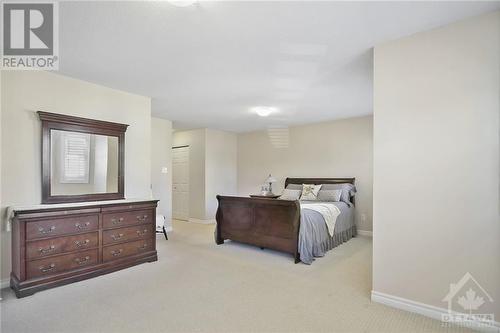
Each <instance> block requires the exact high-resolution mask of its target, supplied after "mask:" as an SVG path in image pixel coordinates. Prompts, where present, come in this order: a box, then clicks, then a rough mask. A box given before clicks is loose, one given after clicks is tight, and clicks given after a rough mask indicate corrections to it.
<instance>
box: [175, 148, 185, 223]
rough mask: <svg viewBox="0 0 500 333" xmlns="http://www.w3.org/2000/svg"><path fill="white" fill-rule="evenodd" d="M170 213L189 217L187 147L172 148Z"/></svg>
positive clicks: (178, 217)
mask: <svg viewBox="0 0 500 333" xmlns="http://www.w3.org/2000/svg"><path fill="white" fill-rule="evenodd" d="M172 215H173V218H174V219H177V220H186V221H187V220H188V218H189V147H178V148H172Z"/></svg>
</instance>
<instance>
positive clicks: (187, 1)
mask: <svg viewBox="0 0 500 333" xmlns="http://www.w3.org/2000/svg"><path fill="white" fill-rule="evenodd" d="M167 2H168V3H170V4H171V5H174V6H176V7H188V6H192V5H195V4H196V3H197V2H198V0H194V1H193V0H171V1H167Z"/></svg>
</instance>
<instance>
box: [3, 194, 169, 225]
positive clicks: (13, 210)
mask: <svg viewBox="0 0 500 333" xmlns="http://www.w3.org/2000/svg"><path fill="white" fill-rule="evenodd" d="M158 201H159V200H155V199H145V198H142V199H121V200H106V201H86V202H74V203H62V204H44V205H31V206H10V207H8V208H7V216H8V219H9V220H11V219H12V218H13V217H14V216H16V215H18V214H19V213H23V212H30V211H40V210H53V209H55V210H59V209H64V208H67V209H75V208H90V207H102V206H107V205H120V204H131V203H141V202H158Z"/></svg>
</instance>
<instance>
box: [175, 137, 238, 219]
mask: <svg viewBox="0 0 500 333" xmlns="http://www.w3.org/2000/svg"><path fill="white" fill-rule="evenodd" d="M185 145H189V192H190V193H189V217H190V218H191V219H196V220H213V219H215V213H216V211H217V199H216V196H217V194H226V195H231V194H233V195H234V194H236V148H237V137H236V134H234V133H230V132H225V131H219V130H212V129H207V128H202V129H196V130H187V131H175V132H174V135H173V146H174V147H176V146H185Z"/></svg>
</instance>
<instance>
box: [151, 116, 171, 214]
mask: <svg viewBox="0 0 500 333" xmlns="http://www.w3.org/2000/svg"><path fill="white" fill-rule="evenodd" d="M163 167H166V168H167V173H162V168H163ZM151 190H152V192H153V198H155V199H158V200H160V202H159V203H158V209H157V213H158V214H161V215H163V216H165V219H166V220H167V221H170V220H171V219H172V122H171V121H169V120H165V119H160V118H151Z"/></svg>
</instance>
